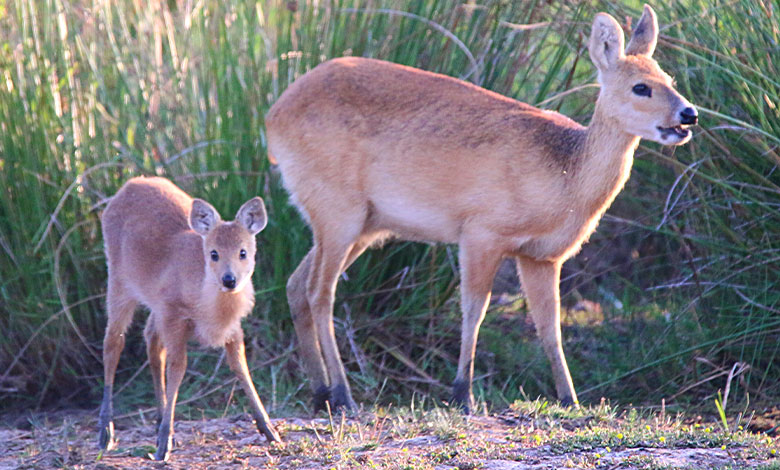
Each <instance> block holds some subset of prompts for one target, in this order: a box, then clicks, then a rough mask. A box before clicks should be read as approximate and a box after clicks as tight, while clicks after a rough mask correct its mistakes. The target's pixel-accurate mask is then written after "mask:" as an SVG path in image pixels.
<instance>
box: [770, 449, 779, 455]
mask: <svg viewBox="0 0 780 470" xmlns="http://www.w3.org/2000/svg"><path fill="white" fill-rule="evenodd" d="M769 453H770V454H772V455H777V449H772V450H770V451H769Z"/></svg>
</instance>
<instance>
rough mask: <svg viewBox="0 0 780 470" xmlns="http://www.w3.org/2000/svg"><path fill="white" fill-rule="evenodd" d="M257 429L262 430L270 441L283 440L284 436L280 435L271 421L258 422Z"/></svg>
mask: <svg viewBox="0 0 780 470" xmlns="http://www.w3.org/2000/svg"><path fill="white" fill-rule="evenodd" d="M257 430H258V431H260V432H261V433H262V434H263V435H264V436H265V438H266V439H268V442H282V438H281V437H279V433H277V432H276V429H274V427H273V426H272V425H271V423H260V422H258V423H257Z"/></svg>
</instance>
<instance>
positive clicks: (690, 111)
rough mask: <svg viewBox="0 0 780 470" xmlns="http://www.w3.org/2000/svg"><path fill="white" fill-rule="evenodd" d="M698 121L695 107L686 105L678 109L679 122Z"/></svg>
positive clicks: (694, 122)
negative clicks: (680, 109)
mask: <svg viewBox="0 0 780 470" xmlns="http://www.w3.org/2000/svg"><path fill="white" fill-rule="evenodd" d="M698 121H699V113H697V112H696V108H692V107H690V106H689V107H687V108H685V109H683V110H682V111H680V122H681V123H682V124H696V123H697V122H698Z"/></svg>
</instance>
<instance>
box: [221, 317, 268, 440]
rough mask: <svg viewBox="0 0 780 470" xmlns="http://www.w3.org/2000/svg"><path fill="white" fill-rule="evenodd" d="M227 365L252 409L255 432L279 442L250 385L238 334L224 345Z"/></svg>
mask: <svg viewBox="0 0 780 470" xmlns="http://www.w3.org/2000/svg"><path fill="white" fill-rule="evenodd" d="M225 351H226V353H227V360H228V365H229V366H230V370H232V371H233V373H234V374H235V375H236V378H238V381H239V382H240V383H241V388H243V389H244V393H246V396H247V398H249V404H250V406H251V407H252V416H253V417H254V418H255V425H256V426H257V430H258V431H260V432H261V433H263V434H264V435H265V437H266V438H267V439H268V441H269V442H271V441H273V442H281V441H282V440H281V439H280V438H279V434H277V433H276V430H275V429H274V427H273V425H272V424H271V420H270V419H269V418H268V413H266V412H265V407H264V406H263V402H262V401H260V397H259V396H258V395H257V390H256V389H255V385H254V384H253V383H252V377H251V376H250V375H249V367H248V366H247V364H246V351H245V349H244V334H243V333H242V332H239V333H238V334H237V335H236V336H235V337H234V338H233V339H231V340H230V341H228V342H227V343H225Z"/></svg>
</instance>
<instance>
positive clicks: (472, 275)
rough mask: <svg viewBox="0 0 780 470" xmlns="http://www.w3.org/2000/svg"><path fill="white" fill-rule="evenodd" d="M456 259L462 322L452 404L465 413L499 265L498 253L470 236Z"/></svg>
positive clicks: (471, 398) (468, 409) (468, 408)
mask: <svg viewBox="0 0 780 470" xmlns="http://www.w3.org/2000/svg"><path fill="white" fill-rule="evenodd" d="M458 257H459V261H460V294H461V310H462V312H463V322H462V327H461V340H460V358H459V360H458V374H457V376H456V377H455V382H453V384H452V401H453V403H454V404H456V405H458V406H460V407H461V408H462V409H463V411H464V412H465V413H467V414H468V413H470V412H471V410H472V408H473V406H474V396H473V394H472V391H471V383H472V381H473V379H474V353H475V351H476V347H477V336H478V334H479V327H480V325H481V324H482V320H484V318H485V311H486V310H487V306H488V302H489V301H490V289H491V287H492V286H493V278H494V277H495V276H496V271H497V270H498V265H499V263H500V262H501V252H500V251H498V250H496V249H495V248H494V247H493V246H492V244H491V243H490V242H488V241H487V240H484V239H480V238H477V237H473V238H469V239H463V240H461V242H460V246H459V255H458Z"/></svg>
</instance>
